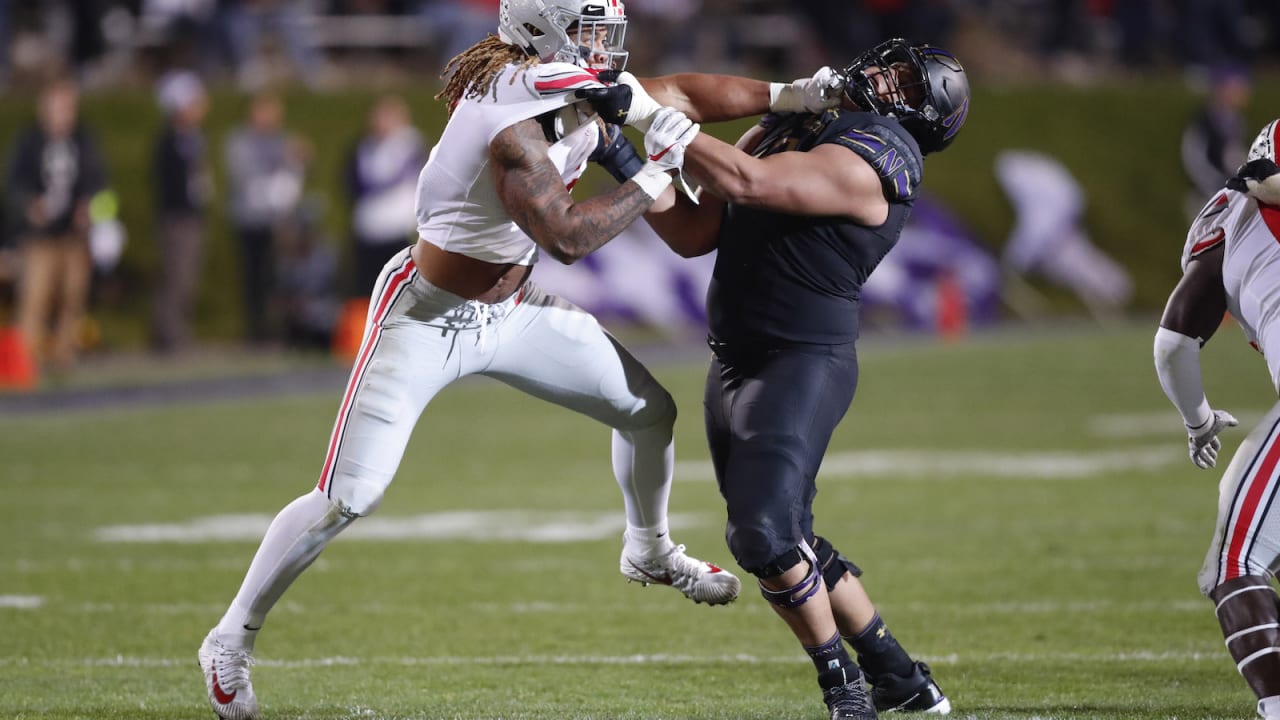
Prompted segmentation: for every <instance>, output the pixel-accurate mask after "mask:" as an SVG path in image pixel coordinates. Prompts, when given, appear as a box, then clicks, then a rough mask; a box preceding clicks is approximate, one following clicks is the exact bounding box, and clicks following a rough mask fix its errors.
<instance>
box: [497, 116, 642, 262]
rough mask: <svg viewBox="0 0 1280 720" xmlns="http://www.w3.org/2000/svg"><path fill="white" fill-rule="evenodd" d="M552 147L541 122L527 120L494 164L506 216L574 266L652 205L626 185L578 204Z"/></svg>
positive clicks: (500, 139) (504, 136)
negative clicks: (551, 153)
mask: <svg viewBox="0 0 1280 720" xmlns="http://www.w3.org/2000/svg"><path fill="white" fill-rule="evenodd" d="M548 147H549V145H548V143H547V140H546V137H545V136H544V135H543V132H542V127H541V126H540V125H539V124H538V121H537V120H522V121H520V122H518V123H516V124H515V125H512V126H511V127H508V128H506V129H504V130H502V131H501V132H499V133H498V135H497V136H496V137H495V138H494V139H493V142H491V143H490V144H489V160H490V163H491V164H492V168H493V181H494V183H495V184H496V185H497V189H498V198H499V199H500V200H501V201H502V206H503V207H504V208H505V209H506V211H507V214H509V215H510V216H511V219H512V220H514V221H515V223H516V225H519V226H520V229H521V230H524V231H525V232H526V233H528V235H529V237H531V238H533V241H534V242H535V243H537V244H538V246H539V247H541V248H542V249H543V250H545V251H546V252H547V254H549V255H551V257H553V258H555V259H556V260H558V261H560V262H562V263H564V264H565V265H569V264H571V263H573V262H575V261H577V260H580V259H582V258H583V257H586V256H587V255H589V254H591V252H592V251H594V250H595V249H596V248H598V247H600V246H602V245H604V244H605V243H607V242H609V241H610V240H612V239H613V238H614V237H616V236H617V235H618V233H620V232H622V231H623V229H625V228H626V227H627V226H628V225H630V224H631V223H632V221H634V220H635V219H636V218H638V217H640V215H641V214H643V213H644V211H645V210H647V209H649V206H650V205H652V204H653V200H652V199H651V198H650V197H649V195H648V194H646V193H645V191H644V190H643V189H641V187H640V186H639V185H638V184H636V183H634V182H625V183H622V184H621V185H619V186H617V187H616V188H614V189H612V190H610V191H609V192H607V193H604V194H603V195H598V196H596V197H593V198H591V199H590V200H585V201H583V202H580V203H575V202H574V201H573V197H572V196H571V195H569V191H568V189H566V188H565V186H564V181H563V180H562V179H561V178H560V173H559V172H558V171H557V170H556V167H555V165H554V164H552V162H551V159H550V158H549V157H547V148H548Z"/></svg>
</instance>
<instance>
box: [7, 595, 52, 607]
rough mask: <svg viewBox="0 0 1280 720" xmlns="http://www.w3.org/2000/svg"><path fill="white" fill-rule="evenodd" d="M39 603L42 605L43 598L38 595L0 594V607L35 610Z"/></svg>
mask: <svg viewBox="0 0 1280 720" xmlns="http://www.w3.org/2000/svg"><path fill="white" fill-rule="evenodd" d="M41 605H44V598H43V597H41V596H39V595H0V608H15V609H17V610H35V609H36V608H38V607H40V606H41Z"/></svg>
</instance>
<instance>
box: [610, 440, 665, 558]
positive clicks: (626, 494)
mask: <svg viewBox="0 0 1280 720" xmlns="http://www.w3.org/2000/svg"><path fill="white" fill-rule="evenodd" d="M675 457H676V451H675V440H673V439H672V436H671V426H670V425H667V424H665V423H659V424H658V425H657V426H654V427H649V428H644V429H641V430H625V431H624V430H614V431H613V476H614V478H616V479H617V481H618V487H619V488H621V489H622V502H623V504H624V506H625V507H626V511H627V528H628V530H630V529H631V528H636V530H637V534H636V536H635V538H634V539H636V540H646V539H652V540H655V541H656V540H657V539H658V538H659V537H663V536H665V533H666V532H667V502H668V500H669V499H670V497H671V476H672V475H673V474H674V468H675ZM628 537H631V536H630V534H628ZM668 542H669V540H668Z"/></svg>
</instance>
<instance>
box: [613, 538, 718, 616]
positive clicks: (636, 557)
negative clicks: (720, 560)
mask: <svg viewBox="0 0 1280 720" xmlns="http://www.w3.org/2000/svg"><path fill="white" fill-rule="evenodd" d="M619 569H621V570H622V574H623V575H624V576H625V577H626V578H627V581H628V582H631V581H633V580H634V581H635V582H638V583H640V584H642V585H651V584H652V585H670V586H671V587H673V588H675V589H677V590H679V591H680V592H682V593H684V595H685V597H687V598H689V599H690V600H692V601H694V602H698V603H707V604H708V605H724V604H726V603H731V602H733V601H734V600H736V599H737V597H738V592H739V591H741V590H742V583H741V582H740V581H739V580H738V578H737V576H735V575H734V574H733V573H731V572H729V571H728V570H725V569H723V568H719V567H716V566H715V565H712V564H711V563H709V562H706V561H703V560H699V559H697V558H694V557H689V556H688V555H686V554H685V552H684V546H683V545H673V546H672V547H671V548H670V549H669V550H667V551H666V552H664V553H661V554H659V555H654V556H651V557H646V556H645V555H644V554H643V553H642V551H640V550H639V549H638V547H634V546H630V544H628V543H625V542H624V543H623V547H622V560H621V562H620V563H619Z"/></svg>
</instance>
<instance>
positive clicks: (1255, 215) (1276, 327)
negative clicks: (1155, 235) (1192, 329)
mask: <svg viewBox="0 0 1280 720" xmlns="http://www.w3.org/2000/svg"><path fill="white" fill-rule="evenodd" d="M1218 245H1225V249H1224V255H1223V258H1222V284H1223V288H1224V289H1225V290H1226V295H1227V310H1228V311H1229V312H1230V313H1231V316H1232V317H1234V318H1235V319H1236V322H1238V323H1239V324H1240V327H1241V328H1242V329H1243V330H1244V333H1245V337H1246V338H1247V339H1248V340H1249V342H1250V344H1252V345H1253V346H1254V347H1255V348H1257V349H1258V350H1259V351H1260V352H1261V353H1262V355H1263V357H1265V358H1266V360H1267V369H1268V370H1269V371H1270V372H1271V381H1272V383H1273V384H1275V386H1276V388H1277V392H1280V208H1276V207H1272V206H1269V205H1260V204H1259V203H1258V201H1256V200H1254V199H1253V198H1251V197H1249V196H1248V195H1245V194H1244V193H1238V192H1235V191H1233V190H1222V191H1220V192H1219V193H1218V194H1217V195H1215V196H1214V197H1213V199H1212V200H1210V201H1209V204H1207V205H1205V207H1204V209H1203V210H1201V211H1200V214H1199V215H1198V216H1196V219H1195V221H1194V222H1193V223H1192V225H1191V230H1190V231H1189V232H1188V233H1187V243H1186V245H1185V246H1184V247H1183V250H1182V269H1183V271H1186V269H1187V264H1188V263H1190V262H1191V259H1192V258H1194V257H1195V256H1197V255H1199V254H1200V253H1203V252H1205V251H1206V250H1209V249H1210V248H1214V247H1217V246H1218Z"/></svg>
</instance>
